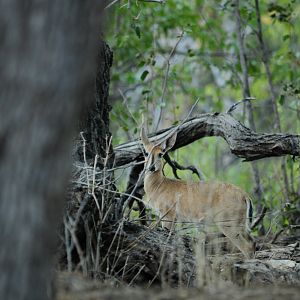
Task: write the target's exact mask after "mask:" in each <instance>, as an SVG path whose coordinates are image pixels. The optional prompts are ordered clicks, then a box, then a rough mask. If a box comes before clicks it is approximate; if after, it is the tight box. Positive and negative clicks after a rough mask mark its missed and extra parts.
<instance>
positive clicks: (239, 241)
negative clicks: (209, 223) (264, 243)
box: [220, 222, 254, 259]
mask: <svg viewBox="0 0 300 300" xmlns="http://www.w3.org/2000/svg"><path fill="white" fill-rule="evenodd" d="M220 230H221V231H222V232H223V233H224V235H225V236H227V237H228V238H229V239H230V241H231V242H232V244H233V245H234V246H236V247H237V248H238V249H239V250H240V251H241V252H242V253H243V254H244V256H245V257H246V258H248V259H249V258H252V257H253V256H254V243H253V241H252V239H251V238H250V236H249V234H248V232H246V229H245V226H244V224H243V223H240V224H236V223H233V222H226V223H225V224H223V225H222V226H220Z"/></svg>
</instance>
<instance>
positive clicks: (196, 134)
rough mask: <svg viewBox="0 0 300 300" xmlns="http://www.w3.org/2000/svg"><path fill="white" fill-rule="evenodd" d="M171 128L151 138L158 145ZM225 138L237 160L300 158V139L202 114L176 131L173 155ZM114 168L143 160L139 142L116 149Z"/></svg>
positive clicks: (221, 114) (232, 119)
mask: <svg viewBox="0 0 300 300" xmlns="http://www.w3.org/2000/svg"><path fill="white" fill-rule="evenodd" d="M176 127H177V126H171V127H169V128H166V129H164V130H160V131H158V132H157V133H153V134H150V135H149V137H150V138H149V139H150V141H151V142H154V143H159V141H161V140H164V139H165V138H166V137H167V136H169V135H170V134H171V132H173V131H174V129H175V128H176ZM209 136H219V137H222V138H223V139H224V140H225V141H226V142H227V144H228V146H229V147H230V150H231V152H232V153H233V154H235V155H236V156H238V157H240V158H243V159H244V160H245V161H253V160H258V159H262V158H266V157H275V156H284V155H288V154H289V155H293V156H300V135H297V134H288V133H287V134H284V133H272V134H271V133H261V134H259V133H256V132H254V131H252V130H251V129H249V128H247V127H246V126H244V125H243V124H242V123H240V122H239V121H237V120H236V119H234V118H233V117H232V116H230V115H229V114H226V113H214V114H201V115H198V116H196V117H193V118H190V119H188V120H186V121H185V122H183V123H182V125H181V126H180V127H178V128H177V140H176V143H175V145H174V147H173V148H172V150H171V151H174V150H176V149H179V148H181V147H184V146H186V145H188V144H191V143H192V142H194V141H196V140H199V139H201V138H204V137H209ZM114 151H115V166H122V165H125V164H128V163H131V162H132V161H135V160H137V159H138V158H140V157H141V156H142V150H141V146H140V142H139V140H134V141H131V142H127V143H125V144H121V145H119V146H117V147H116V148H115V149H114Z"/></svg>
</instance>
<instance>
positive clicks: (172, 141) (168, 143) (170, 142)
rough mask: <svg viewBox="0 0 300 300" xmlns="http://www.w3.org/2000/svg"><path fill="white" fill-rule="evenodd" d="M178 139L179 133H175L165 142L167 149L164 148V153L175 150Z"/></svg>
mask: <svg viewBox="0 0 300 300" xmlns="http://www.w3.org/2000/svg"><path fill="white" fill-rule="evenodd" d="M176 138H177V132H174V133H173V134H172V135H171V136H170V137H169V138H168V139H167V140H166V141H165V145H164V146H165V147H164V151H165V152H168V151H169V150H170V149H172V148H173V146H174V145H175V142H176Z"/></svg>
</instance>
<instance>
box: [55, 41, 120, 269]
mask: <svg viewBox="0 0 300 300" xmlns="http://www.w3.org/2000/svg"><path fill="white" fill-rule="evenodd" d="M99 49H100V55H99V56H98V58H99V59H98V61H97V74H96V81H95V89H94V90H95V95H94V96H93V98H94V101H93V103H92V104H91V105H90V106H89V107H88V108H87V112H86V118H85V119H83V120H82V122H81V123H80V128H79V131H81V136H82V137H83V139H84V140H82V138H81V139H79V140H78V142H77V145H76V147H75V153H74V156H75V157H74V159H75V160H76V164H75V166H74V173H73V176H72V180H73V182H75V183H72V184H71V186H70V190H69V193H68V202H67V208H66V211H65V222H64V225H65V228H64V232H65V233H67V234H65V240H64V243H63V245H61V246H62V249H61V252H60V262H61V264H62V265H65V264H68V269H69V271H71V270H73V266H77V265H78V264H80V265H81V269H82V271H83V272H84V273H85V274H87V272H88V271H89V274H91V272H90V271H91V270H94V271H95V270H97V267H98V266H95V260H94V257H99V251H98V250H99V249H98V248H99V239H100V236H101V228H102V226H103V225H104V224H105V223H109V224H112V223H114V222H116V221H118V220H119V219H120V217H121V214H120V209H119V207H118V202H117V201H116V197H115V191H116V187H115V186H114V183H113V172H106V170H107V169H110V168H111V167H112V166H113V161H114V154H113V149H112V145H111V142H110V141H111V134H110V132H109V111H110V106H109V104H108V96H109V82H110V67H111V65H112V61H113V54H112V51H111V50H110V48H109V46H108V45H107V44H106V43H105V42H104V41H101V42H100V47H99ZM93 180H94V181H93ZM79 182H83V183H84V184H85V187H83V186H82V184H79ZM95 183H96V184H100V185H101V186H102V187H103V188H102V189H98V188H95V185H96V184H95ZM72 233H74V234H72ZM75 239H76V240H75ZM76 243H77V245H76ZM97 253H98V254H97ZM97 255H98V256H97ZM96 260H97V259H96Z"/></svg>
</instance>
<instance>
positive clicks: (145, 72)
mask: <svg viewBox="0 0 300 300" xmlns="http://www.w3.org/2000/svg"><path fill="white" fill-rule="evenodd" d="M148 74H149V71H148V70H145V71H144V72H143V73H142V75H141V80H142V81H144V80H145V79H146V77H147V76H148Z"/></svg>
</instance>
